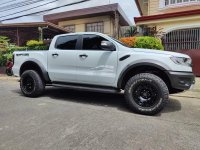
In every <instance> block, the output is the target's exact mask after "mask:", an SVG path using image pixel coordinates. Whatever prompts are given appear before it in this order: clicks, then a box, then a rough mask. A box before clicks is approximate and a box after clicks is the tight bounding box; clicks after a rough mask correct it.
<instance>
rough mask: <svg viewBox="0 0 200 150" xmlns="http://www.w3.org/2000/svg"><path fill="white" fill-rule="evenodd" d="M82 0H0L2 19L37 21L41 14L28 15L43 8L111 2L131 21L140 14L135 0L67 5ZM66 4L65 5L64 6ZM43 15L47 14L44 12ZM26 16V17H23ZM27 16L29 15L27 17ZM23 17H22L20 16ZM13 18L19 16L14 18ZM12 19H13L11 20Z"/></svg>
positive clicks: (92, 0)
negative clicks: (116, 4) (120, 8)
mask: <svg viewBox="0 0 200 150" xmlns="http://www.w3.org/2000/svg"><path fill="white" fill-rule="evenodd" d="M79 1H81V0H1V1H0V12H1V13H0V21H2V22H3V23H4V21H5V22H8V23H12V22H23V21H25V22H28V21H31V20H32V21H35V22H36V21H37V22H40V20H43V19H42V14H41V15H35V16H34V15H32V16H27V15H28V14H36V13H37V12H40V11H43V10H49V9H52V8H56V7H58V9H53V10H51V11H47V14H48V13H49V14H52V13H58V12H63V11H67V10H68V11H70V10H76V9H81V8H88V7H94V6H100V5H107V4H109V3H119V4H120V6H121V7H122V9H123V11H124V12H125V13H126V15H127V17H128V18H129V20H130V22H131V23H133V24H134V19H133V18H134V17H136V16H139V12H138V9H137V6H136V4H135V0H89V1H87V2H84V3H80V4H79V3H78V4H75V5H70V6H66V5H68V4H72V3H76V2H79ZM63 6H64V7H63ZM43 15H45V14H44V13H43ZM22 16H24V17H22ZM26 16H27V17H26ZM19 17H21V18H19ZM13 18H18V19H16V20H13ZM10 19H12V20H10Z"/></svg>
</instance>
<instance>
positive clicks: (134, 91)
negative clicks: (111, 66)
mask: <svg viewBox="0 0 200 150" xmlns="http://www.w3.org/2000/svg"><path fill="white" fill-rule="evenodd" d="M125 98H126V100H127V102H128V104H129V106H130V107H131V108H132V110H133V111H135V112H137V113H140V114H145V115H154V114H156V113H158V112H160V111H161V110H162V109H163V108H164V106H165V104H166V103H167V101H168V99H169V90H168V87H167V85H166V84H165V83H164V81H163V80H162V79H160V78H159V77H158V76H156V75H154V74H150V73H141V74H138V75H136V76H134V77H132V78H131V79H130V80H129V81H128V82H127V84H126V86H125Z"/></svg>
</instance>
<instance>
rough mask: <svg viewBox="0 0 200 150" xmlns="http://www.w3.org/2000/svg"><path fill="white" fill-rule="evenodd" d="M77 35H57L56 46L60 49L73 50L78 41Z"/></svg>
mask: <svg viewBox="0 0 200 150" xmlns="http://www.w3.org/2000/svg"><path fill="white" fill-rule="evenodd" d="M78 38H79V36H78V35H68V36H61V37H58V39H57V41H56V46H55V47H56V48H57V49H61V50H75V49H76V47H77V43H78Z"/></svg>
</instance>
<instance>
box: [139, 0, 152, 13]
mask: <svg viewBox="0 0 200 150" xmlns="http://www.w3.org/2000/svg"><path fill="white" fill-rule="evenodd" d="M138 3H139V5H140V8H141V10H142V15H143V16H147V15H148V7H149V5H148V3H146V4H144V3H143V1H141V0H139V1H138Z"/></svg>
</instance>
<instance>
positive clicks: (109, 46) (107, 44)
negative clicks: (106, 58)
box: [101, 41, 116, 51]
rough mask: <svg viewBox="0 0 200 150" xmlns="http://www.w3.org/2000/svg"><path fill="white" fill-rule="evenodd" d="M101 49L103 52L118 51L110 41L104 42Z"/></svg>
mask: <svg viewBox="0 0 200 150" xmlns="http://www.w3.org/2000/svg"><path fill="white" fill-rule="evenodd" d="M101 48H102V49H103V50H107V51H115V50H116V47H115V45H114V44H113V43H112V42H110V41H102V42H101Z"/></svg>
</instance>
